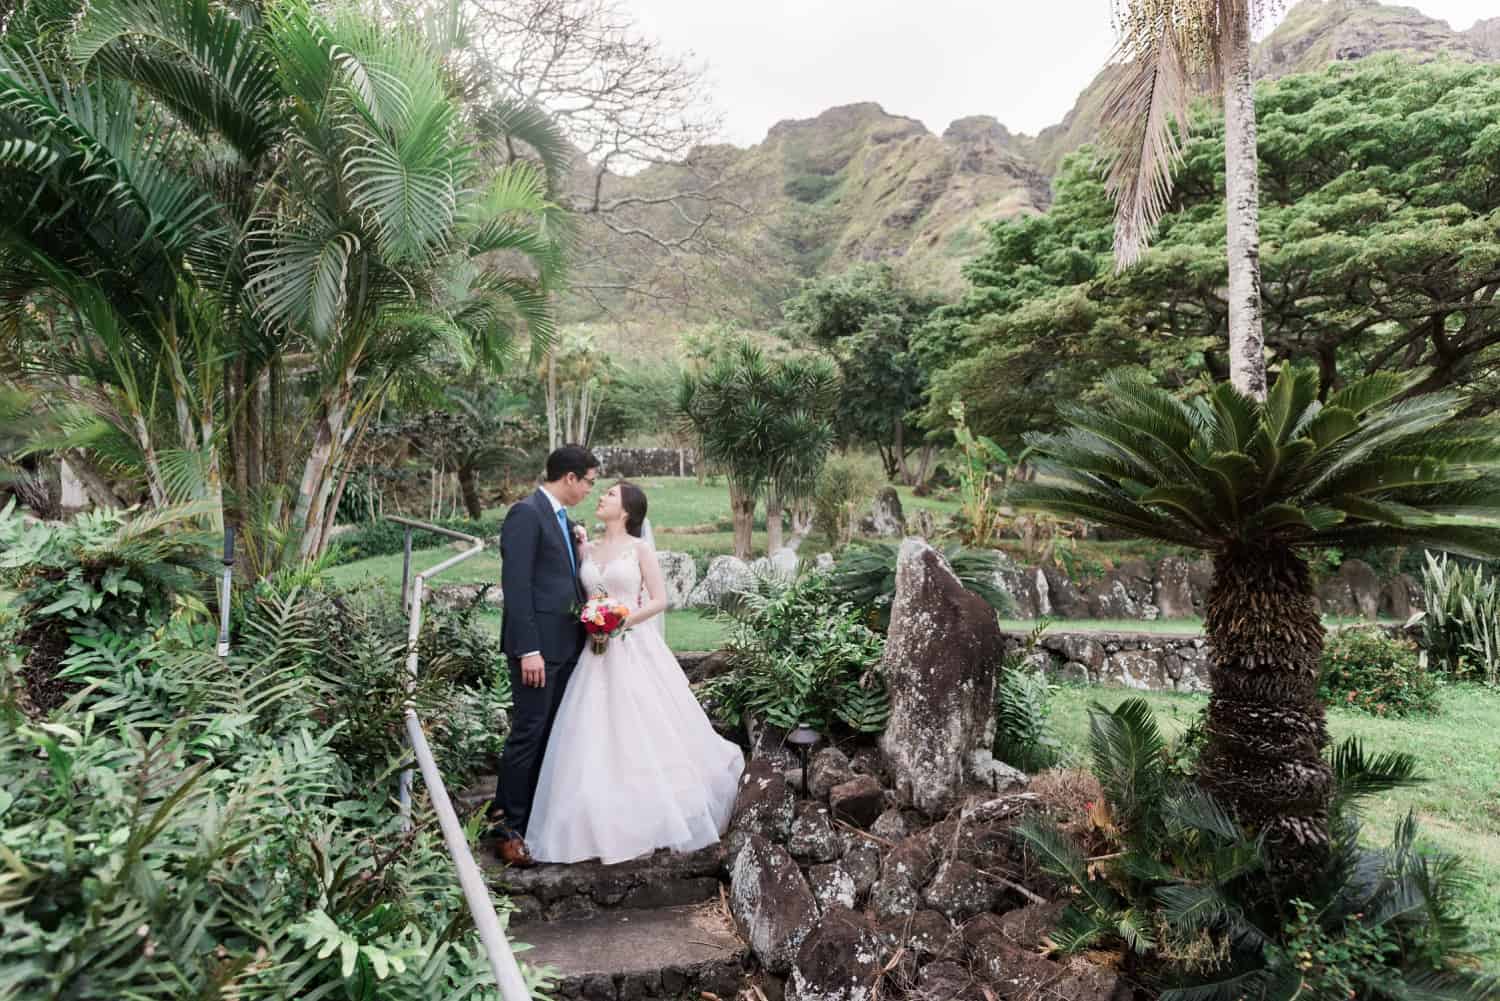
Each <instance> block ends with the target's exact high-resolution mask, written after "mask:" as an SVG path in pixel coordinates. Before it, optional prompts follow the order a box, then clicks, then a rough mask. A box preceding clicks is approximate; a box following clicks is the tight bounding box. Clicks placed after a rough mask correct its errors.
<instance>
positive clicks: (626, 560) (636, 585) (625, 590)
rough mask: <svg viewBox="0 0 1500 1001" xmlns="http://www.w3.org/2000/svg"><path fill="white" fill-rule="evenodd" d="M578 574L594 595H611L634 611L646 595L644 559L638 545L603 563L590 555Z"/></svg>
mask: <svg viewBox="0 0 1500 1001" xmlns="http://www.w3.org/2000/svg"><path fill="white" fill-rule="evenodd" d="M578 577H579V579H580V580H582V581H583V588H584V590H585V591H586V592H587V593H588V596H589V597H590V598H597V597H599V595H601V594H607V595H609V596H610V597H611V598H614V599H615V600H617V601H620V602H623V603H624V604H626V605H629V606H630V608H631V609H632V610H634V609H637V608H640V607H641V604H642V599H643V598H644V597H645V592H644V589H643V588H642V587H641V561H640V557H638V556H637V555H636V551H635V547H634V546H632V547H631V548H629V549H627V550H626V551H625V552H623V553H621V554H620V555H619V556H616V557H615V558H614V559H612V560H606V561H605V562H604V563H603V564H600V563H599V562H597V561H596V560H595V559H594V558H593V557H592V556H589V557H588V558H587V559H585V560H584V561H583V563H582V564H580V565H579V567H578Z"/></svg>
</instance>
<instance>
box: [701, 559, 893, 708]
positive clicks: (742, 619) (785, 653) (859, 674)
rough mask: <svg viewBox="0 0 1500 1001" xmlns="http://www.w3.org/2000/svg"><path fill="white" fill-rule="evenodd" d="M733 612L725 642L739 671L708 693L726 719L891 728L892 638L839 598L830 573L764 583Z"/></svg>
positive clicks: (711, 684) (716, 682) (710, 685)
mask: <svg viewBox="0 0 1500 1001" xmlns="http://www.w3.org/2000/svg"><path fill="white" fill-rule="evenodd" d="M732 614H733V615H734V618H735V619H736V624H735V626H734V628H733V629H732V631H731V633H730V636H729V640H728V642H727V643H726V644H725V649H726V650H727V651H728V652H729V654H730V657H731V663H732V668H731V670H730V671H729V672H728V673H727V674H725V675H722V676H721V677H718V678H715V679H714V680H712V681H710V682H707V683H706V684H705V685H704V688H703V691H702V695H703V698H704V701H705V702H707V703H709V704H711V705H712V706H713V707H714V711H715V713H716V715H718V717H719V718H720V719H722V720H723V721H724V722H726V723H730V724H738V723H740V722H741V721H742V720H743V719H744V718H745V717H746V716H751V717H755V718H757V719H763V720H765V721H766V722H768V723H770V724H772V725H773V726H777V727H781V728H782V729H791V728H793V727H795V726H797V724H799V723H807V724H808V725H810V726H812V727H815V728H816V729H818V730H821V731H822V732H824V733H828V732H830V731H831V730H832V728H833V727H834V726H835V724H842V725H843V726H846V727H848V728H849V729H851V730H854V731H858V732H863V733H878V732H880V731H881V730H883V729H885V722H886V719H887V717H888V716H889V715H890V702H889V698H888V696H887V694H886V690H885V681H884V679H883V678H882V676H881V674H880V671H879V664H880V658H881V655H882V654H883V653H884V652H885V640H884V639H883V638H882V637H881V635H880V634H879V633H877V632H875V631H874V630H872V629H870V628H869V627H868V626H866V625H865V624H864V622H863V618H864V615H863V613H862V612H861V611H860V610H859V609H856V608H855V607H854V606H852V605H851V604H849V603H848V602H846V601H841V600H839V599H838V598H837V597H836V596H835V594H834V593H833V591H832V589H831V588H830V587H829V585H828V580H827V577H826V576H825V575H823V574H816V573H813V574H807V575H804V576H802V577H800V578H798V579H797V580H796V581H793V582H791V583H785V582H782V581H778V580H776V579H775V578H770V577H767V578H763V579H760V580H759V581H757V582H756V585H755V586H754V587H753V588H751V589H749V590H748V591H747V592H746V593H745V594H744V595H743V596H742V600H741V602H740V603H739V605H738V606H737V607H736V610H735V611H734V612H733V613H732Z"/></svg>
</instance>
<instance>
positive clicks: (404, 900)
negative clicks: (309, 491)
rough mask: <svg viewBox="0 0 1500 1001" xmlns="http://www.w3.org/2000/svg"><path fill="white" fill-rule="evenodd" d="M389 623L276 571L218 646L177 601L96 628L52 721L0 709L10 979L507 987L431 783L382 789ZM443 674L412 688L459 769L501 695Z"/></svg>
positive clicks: (395, 700)
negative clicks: (163, 613) (497, 979)
mask: <svg viewBox="0 0 1500 1001" xmlns="http://www.w3.org/2000/svg"><path fill="white" fill-rule="evenodd" d="M390 604H391V603H390V602H387V606H389V605H390ZM399 621H402V620H401V619H400V616H399V615H397V614H395V612H394V611H393V609H392V608H390V607H386V606H382V605H380V603H379V602H378V601H376V600H375V599H372V598H369V597H368V596H363V595H348V594H340V593H326V592H321V591H318V590H316V589H309V588H306V587H303V586H302V585H301V584H300V583H292V584H290V585H289V586H288V587H286V588H284V589H278V588H275V587H265V588H261V589H259V590H258V592H257V593H256V594H255V595H254V596H253V597H252V598H250V599H247V600H246V601H244V602H242V604H241V606H240V609H239V611H238V613H237V623H236V630H235V637H236V639H235V644H234V647H233V649H232V650H231V653H230V654H229V656H228V657H227V658H225V659H220V658H219V657H218V656H216V655H215V653H214V644H213V640H214V626H213V624H212V623H211V622H208V621H206V620H205V619H204V618H203V617H201V616H197V615H194V614H193V613H192V612H190V611H186V610H179V611H178V612H177V613H176V614H175V615H173V616H171V617H170V618H169V619H167V620H166V621H164V622H161V623H159V624H158V625H157V626H156V627H155V628H152V629H143V628H138V629H136V630H133V631H129V632H113V631H104V630H101V631H99V632H97V633H95V634H92V635H90V636H87V637H84V642H80V643H79V644H78V645H77V648H76V649H75V650H74V652H73V653H72V654H70V655H69V656H68V657H67V658H66V660H65V663H64V672H65V674H66V675H67V676H68V677H70V678H72V679H73V680H76V681H78V682H80V683H85V684H86V685H87V687H86V688H85V689H83V690H81V691H79V692H77V693H75V694H73V695H71V696H70V697H69V699H68V700H67V701H66V702H65V703H64V704H62V705H61V706H59V707H58V708H56V709H55V710H54V711H52V712H51V713H50V714H49V715H48V717H47V718H46V720H45V721H41V720H38V721H28V720H26V719H25V718H24V717H23V716H22V715H21V714H20V712H19V711H18V706H17V705H16V704H15V703H14V702H7V703H5V704H4V705H3V706H0V768H3V769H4V773H5V775H6V784H5V789H4V791H3V793H0V815H3V817H4V823H3V825H0V859H3V860H4V861H3V869H0V910H4V911H5V912H6V934H5V935H4V936H0V998H6V999H9V998H17V999H19V998H27V999H30V998H38V999H40V998H48V999H61V998H78V999H87V1001H106V999H111V1001H112V999H117V998H122V997H142V998H144V997H162V998H177V997H185V996H192V997H202V996H230V995H233V996H236V997H244V998H266V999H271V998H284V997H307V998H314V997H345V998H368V999H375V998H380V999H387V998H392V999H397V998H410V999H412V1001H417V999H422V998H431V997H444V998H448V997H454V998H462V997H486V998H494V997H495V996H496V995H495V992H494V990H493V987H492V986H489V987H487V986H486V984H487V983H489V982H490V981H489V977H490V974H489V969H488V963H487V960H486V959H485V957H484V954H483V952H482V950H481V949H480V948H479V946H478V943H477V940H476V939H475V937H474V936H473V934H472V930H471V926H470V923H469V918H468V913H467V909H466V908H465V906H464V903H463V901H462V898H461V895H460V894H459V892H458V887H457V881H456V879H455V877H454V875H453V872H452V865H451V862H450V861H449V859H448V858H447V856H446V854H445V853H444V851H443V848H442V844H441V839H440V837H439V836H438V832H437V829H436V824H435V821H434V818H433V817H432V815H431V813H430V812H429V810H428V808H427V807H426V801H425V799H424V798H422V797H420V796H419V797H418V798H417V800H416V803H415V813H414V820H415V825H414V826H413V828H412V829H411V830H410V831H403V830H402V826H401V824H400V821H399V819H398V818H397V816H396V814H395V811H394V810H393V809H392V807H391V803H390V798H391V791H392V783H393V778H394V774H395V772H396V771H397V770H398V769H399V768H400V766H401V765H402V763H403V761H404V759H405V757H406V752H405V751H404V749H403V748H402V746H401V744H400V742H399V737H398V734H397V729H396V727H397V723H398V721H399V715H400V712H401V703H402V701H403V699H404V697H405V696H404V693H403V692H402V691H401V689H400V685H399V683H398V681H397V679H400V678H402V677H404V670H405V667H404V662H403V658H402V656H401V654H402V652H403V650H404V642H402V643H395V644H393V643H391V642H390V640H391V637H392V636H394V635H396V634H397V632H398V630H397V629H396V628H395V627H396V625H397V624H398V622H399ZM443 673H444V668H443V667H442V665H441V664H440V663H439V664H434V665H432V667H431V669H430V670H427V669H424V672H423V677H422V680H421V682H420V683H419V685H418V686H417V688H416V690H415V692H414V693H413V695H412V697H413V698H414V699H415V701H416V702H417V705H418V708H419V711H420V712H421V713H422V715H423V717H424V723H426V724H427V725H428V730H429V735H430V739H431V741H432V743H433V746H434V751H435V753H436V754H437V755H438V757H439V761H440V765H441V766H442V767H444V771H445V774H446V775H447V776H448V778H449V780H450V781H453V782H455V783H457V782H459V781H461V780H462V777H463V775H462V769H460V768H457V767H455V766H457V765H459V764H461V763H462V760H463V759H464V758H465V756H467V755H471V754H473V753H475V751H474V750H473V748H472V746H471V744H472V741H473V740H474V738H473V736H472V734H471V732H470V731H472V730H473V729H474V727H473V726H472V725H471V724H470V723H469V722H468V721H467V717H472V716H473V715H474V714H475V713H476V712H479V713H491V715H493V712H494V711H495V710H498V709H499V708H501V707H500V706H498V705H496V704H495V703H494V702H493V701H492V700H491V699H489V698H488V697H487V695H486V693H484V692H482V691H476V690H467V689H457V688H456V687H455V686H454V685H452V684H451V683H450V682H448V681H447V680H445V679H444V678H443ZM502 905H503V902H502ZM532 983H533V984H534V985H539V981H538V980H537V979H536V978H535V977H534V976H533V977H532Z"/></svg>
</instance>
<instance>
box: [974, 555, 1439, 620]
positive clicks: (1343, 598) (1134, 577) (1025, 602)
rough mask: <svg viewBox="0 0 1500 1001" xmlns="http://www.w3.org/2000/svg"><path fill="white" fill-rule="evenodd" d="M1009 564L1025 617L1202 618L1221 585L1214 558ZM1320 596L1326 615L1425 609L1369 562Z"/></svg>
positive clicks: (1008, 585) (1407, 586)
mask: <svg viewBox="0 0 1500 1001" xmlns="http://www.w3.org/2000/svg"><path fill="white" fill-rule="evenodd" d="M1002 559H1003V561H1004V562H1003V565H1002V567H1001V569H1000V570H999V572H998V573H996V575H995V585H996V586H997V587H999V588H1000V589H1002V590H1004V591H1006V592H1007V593H1009V594H1010V596H1011V598H1012V599H1014V601H1015V603H1016V612H1015V615H1016V617H1017V618H1020V619H1037V618H1042V617H1044V616H1046V617H1051V618H1055V619H1142V620H1145V621H1152V620H1156V619H1190V618H1201V617H1202V616H1203V608H1204V602H1205V601H1206V600H1207V598H1208V589H1209V586H1210V585H1211V584H1212V583H1213V563H1212V562H1211V561H1210V560H1207V559H1200V560H1195V561H1192V562H1189V561H1188V560H1185V559H1183V558H1182V557H1180V556H1168V557H1166V558H1164V559H1162V560H1160V561H1158V562H1157V563H1156V564H1155V565H1154V566H1153V565H1151V564H1150V563H1147V562H1146V561H1145V560H1129V561H1126V562H1124V563H1121V564H1120V565H1119V566H1117V567H1115V568H1113V569H1111V570H1107V571H1105V572H1104V573H1102V574H1096V575H1090V576H1089V577H1087V578H1084V579H1080V580H1074V579H1072V578H1070V577H1069V576H1068V575H1067V574H1066V573H1064V572H1063V571H1062V570H1060V569H1059V568H1057V567H1054V566H1045V567H1033V566H1024V565H1022V564H1019V563H1016V562H1015V561H1013V560H1011V559H1010V558H1009V557H1002ZM1317 597H1318V604H1319V606H1320V608H1321V609H1322V611H1323V613H1324V614H1325V615H1337V616H1346V617H1352V616H1362V617H1364V618H1367V619H1374V618H1376V617H1377V616H1378V617H1381V618H1389V619H1397V620H1405V619H1406V618H1408V617H1409V616H1410V615H1411V613H1412V612H1413V611H1414V610H1415V609H1417V608H1420V607H1421V601H1422V586H1421V584H1420V583H1419V582H1418V581H1416V580H1415V579H1413V578H1412V577H1410V576H1409V575H1407V574H1398V575H1396V576H1394V577H1388V578H1382V577H1381V576H1380V575H1379V574H1378V573H1376V572H1375V570H1374V568H1373V567H1371V566H1370V565H1369V564H1368V563H1365V562H1364V561H1362V560H1355V559H1350V560H1345V561H1344V562H1343V564H1342V565H1341V566H1340V567H1339V569H1338V570H1337V572H1335V573H1331V574H1325V575H1323V576H1321V577H1320V578H1319V579H1318V581H1317Z"/></svg>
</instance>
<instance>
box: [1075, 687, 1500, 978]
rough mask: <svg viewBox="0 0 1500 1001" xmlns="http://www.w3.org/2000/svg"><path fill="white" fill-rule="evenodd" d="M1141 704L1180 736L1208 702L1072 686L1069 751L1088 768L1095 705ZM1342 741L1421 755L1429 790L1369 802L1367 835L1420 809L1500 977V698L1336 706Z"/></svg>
mask: <svg viewBox="0 0 1500 1001" xmlns="http://www.w3.org/2000/svg"><path fill="white" fill-rule="evenodd" d="M1137 696H1139V697H1143V698H1145V699H1146V700H1147V701H1148V702H1150V703H1151V705H1152V706H1153V707H1154V708H1155V709H1156V713H1157V720H1158V721H1159V722H1160V723H1161V725H1162V728H1163V730H1164V731H1165V732H1166V733H1167V734H1169V735H1174V736H1175V735H1176V734H1178V733H1180V732H1181V731H1182V730H1183V729H1184V728H1185V727H1186V726H1187V725H1188V723H1190V722H1191V721H1192V719H1193V717H1194V716H1196V715H1197V714H1198V712H1199V711H1200V710H1201V709H1202V708H1203V707H1204V705H1206V704H1207V702H1208V699H1207V697H1206V696H1201V695H1176V694H1170V693H1161V692H1134V691H1126V690H1123V689H1115V688H1090V687H1082V686H1075V685H1064V686H1061V687H1060V688H1059V689H1058V692H1057V695H1056V697H1055V698H1054V700H1053V703H1052V705H1053V722H1054V725H1055V727H1056V729H1057V735H1058V737H1059V739H1061V741H1062V743H1063V746H1064V748H1065V754H1066V755H1067V756H1068V758H1069V759H1070V761H1071V763H1073V764H1079V765H1082V764H1085V763H1086V761H1087V753H1088V751H1087V746H1088V713H1087V708H1088V705H1089V703H1090V702H1095V701H1097V702H1099V703H1101V704H1103V705H1105V706H1107V707H1109V708H1113V707H1114V706H1116V705H1118V704H1119V703H1120V702H1121V701H1123V700H1124V699H1127V698H1131V697H1137ZM1328 724H1329V730H1330V731H1331V733H1332V735H1333V739H1334V740H1342V739H1344V738H1345V737H1350V736H1354V737H1358V738H1360V740H1362V741H1363V742H1364V745H1365V750H1366V752H1367V753H1371V752H1375V753H1379V752H1383V751H1405V752H1407V753H1409V754H1413V755H1415V756H1416V758H1417V762H1418V764H1419V766H1420V770H1421V774H1422V775H1423V777H1424V778H1425V779H1426V781H1425V782H1423V783H1422V784H1421V785H1418V786H1414V787H1412V788H1408V789H1399V790H1396V791H1395V792H1392V793H1389V794H1387V795H1385V796H1382V797H1378V798H1374V799H1371V800H1369V801H1367V815H1366V817H1365V831H1364V833H1365V838H1366V840H1368V841H1369V842H1371V843H1385V842H1386V841H1387V840H1388V839H1389V838H1390V836H1391V834H1392V832H1393V831H1394V830H1395V827H1396V823H1397V821H1399V820H1400V819H1401V818H1402V817H1404V816H1406V814H1407V812H1408V811H1411V810H1414V811H1416V814H1417V818H1418V820H1419V822H1420V825H1421V831H1422V839H1421V840H1422V843H1423V846H1424V847H1426V848H1429V849H1437V850H1439V851H1445V852H1451V853H1453V854H1456V855H1459V856H1462V857H1463V858H1464V859H1465V860H1467V862H1468V863H1469V865H1470V866H1471V868H1472V870H1473V874H1474V877H1475V886H1474V889H1473V891H1472V892H1471V893H1470V894H1469V895H1468V900H1467V903H1468V905H1469V908H1470V913H1471V914H1472V915H1473V918H1474V927H1475V929H1476V931H1478V932H1479V933H1481V934H1482V935H1484V937H1485V938H1486V939H1487V942H1488V948H1487V950H1486V952H1485V953H1484V959H1485V961H1486V964H1487V965H1488V966H1489V967H1490V968H1491V969H1494V970H1496V971H1497V972H1500V691H1496V690H1494V689H1488V688H1483V687H1480V686H1477V685H1452V686H1449V687H1447V688H1445V689H1444V690H1443V693H1442V712H1441V713H1439V714H1438V715H1435V716H1431V717H1415V718H1409V719H1404V720H1402V719H1376V718H1375V717H1373V716H1367V715H1365V714H1363V713H1357V712H1351V711H1348V710H1344V709H1330V710H1329V712H1328Z"/></svg>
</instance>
